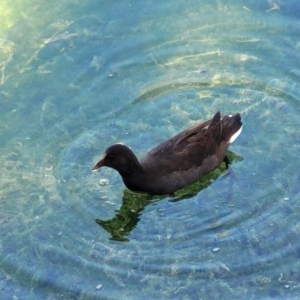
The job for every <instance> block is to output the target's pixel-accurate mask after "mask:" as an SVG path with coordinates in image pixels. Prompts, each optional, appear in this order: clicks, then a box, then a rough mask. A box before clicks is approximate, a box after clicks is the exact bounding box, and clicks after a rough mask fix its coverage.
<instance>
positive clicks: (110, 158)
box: [106, 155, 115, 160]
mask: <svg viewBox="0 0 300 300" xmlns="http://www.w3.org/2000/svg"><path fill="white" fill-rule="evenodd" d="M106 159H109V160H114V159H115V158H114V157H113V156H112V155H109V156H106Z"/></svg>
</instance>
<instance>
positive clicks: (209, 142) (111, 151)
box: [93, 112, 242, 195]
mask: <svg viewBox="0 0 300 300" xmlns="http://www.w3.org/2000/svg"><path fill="white" fill-rule="evenodd" d="M241 130H242V122H241V117H240V115H239V114H238V113H237V114H235V115H233V116H223V117H222V118H221V115H220V112H217V113H216V114H215V115H214V117H213V118H212V119H210V120H208V121H205V122H203V123H200V124H197V125H195V126H193V127H190V128H188V129H186V130H185V131H183V132H181V133H179V134H177V135H175V136H174V137H172V138H170V139H168V140H166V141H164V142H162V143H161V144H159V145H158V146H156V147H154V148H153V149H151V150H150V151H149V152H148V153H147V154H146V156H145V157H144V158H143V159H142V160H141V161H140V162H139V161H138V159H137V157H136V156H135V154H134V153H133V152H132V150H131V149H130V148H128V147H127V146H125V145H122V144H115V145H113V146H110V147H109V148H107V149H106V151H105V153H104V155H103V157H102V158H101V160H100V161H99V162H98V163H97V164H96V165H95V166H94V168H93V170H97V169H99V168H101V167H104V166H105V167H110V168H113V169H115V170H117V171H118V172H119V174H120V175H121V176H122V179H123V182H124V184H125V185H126V187H127V188H128V189H130V190H132V191H136V192H145V193H149V194H156V195H159V194H170V193H173V192H175V191H176V190H179V189H181V188H183V187H185V186H187V185H189V184H192V183H194V182H195V181H197V180H199V179H200V178H201V177H202V176H204V175H206V174H207V173H209V172H210V171H212V170H214V169H215V168H217V167H218V166H219V165H220V164H221V163H222V162H223V161H225V162H226V165H227V161H228V160H227V157H226V156H225V155H226V151H227V148H228V147H229V145H230V144H231V143H232V142H233V141H234V140H235V139H236V138H237V136H238V135H239V134H240V132H241Z"/></svg>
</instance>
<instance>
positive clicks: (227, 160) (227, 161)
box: [223, 155, 229, 169]
mask: <svg viewBox="0 0 300 300" xmlns="http://www.w3.org/2000/svg"><path fill="white" fill-rule="evenodd" d="M223 161H224V163H225V165H226V169H228V166H229V159H228V157H227V155H225V157H224V159H223Z"/></svg>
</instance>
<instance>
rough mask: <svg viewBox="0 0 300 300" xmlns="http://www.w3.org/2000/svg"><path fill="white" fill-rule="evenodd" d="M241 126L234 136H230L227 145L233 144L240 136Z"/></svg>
mask: <svg viewBox="0 0 300 300" xmlns="http://www.w3.org/2000/svg"><path fill="white" fill-rule="evenodd" d="M242 129H243V126H241V128H240V129H239V130H238V131H237V132H236V133H235V134H234V135H232V136H231V138H230V140H229V144H231V143H233V142H234V140H235V139H236V138H237V137H238V136H239V135H240V133H241V132H242Z"/></svg>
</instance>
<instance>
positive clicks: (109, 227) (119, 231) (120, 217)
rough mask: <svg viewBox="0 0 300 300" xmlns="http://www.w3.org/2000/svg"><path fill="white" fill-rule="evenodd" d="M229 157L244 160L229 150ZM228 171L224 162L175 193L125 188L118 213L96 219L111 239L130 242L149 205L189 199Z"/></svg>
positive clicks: (230, 161)
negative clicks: (102, 218)
mask: <svg viewBox="0 0 300 300" xmlns="http://www.w3.org/2000/svg"><path fill="white" fill-rule="evenodd" d="M227 157H228V160H229V164H232V163H233V162H238V161H242V160H243V158H242V157H241V156H239V155H237V154H235V153H233V152H231V151H227ZM228 173H230V170H229V171H228V170H227V169H226V166H225V163H222V164H221V165H220V166H219V167H218V168H217V169H215V170H214V171H212V172H210V173H209V174H207V175H205V176H204V177H202V178H201V179H200V180H199V181H197V182H195V183H194V184H192V185H190V186H188V187H186V188H183V189H181V190H179V191H177V192H175V193H174V194H173V195H161V196H158V195H156V196H154V195H148V194H143V193H135V192H132V191H130V190H128V189H125V190H124V194H123V199H122V205H121V208H120V209H119V210H116V215H115V216H114V217H113V218H111V219H109V220H101V219H96V220H95V221H96V223H97V224H98V225H100V226H101V227H102V228H103V229H105V230H106V231H107V232H108V233H109V234H110V235H111V238H110V239H111V240H115V241H122V242H128V241H129V239H128V238H127V236H128V235H129V234H130V233H131V231H132V230H133V229H134V228H135V227H136V225H137V224H138V222H139V220H140V216H141V213H142V211H143V210H144V209H145V207H146V206H147V205H149V204H151V203H154V202H156V201H159V200H162V199H165V198H167V197H171V199H170V202H178V201H181V200H184V199H189V198H191V197H194V196H195V195H196V194H198V193H199V192H200V191H201V190H203V189H205V188H207V187H208V186H209V185H210V184H211V183H213V182H214V181H215V180H217V179H218V178H219V177H222V176H226V175H227V174H228Z"/></svg>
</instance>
